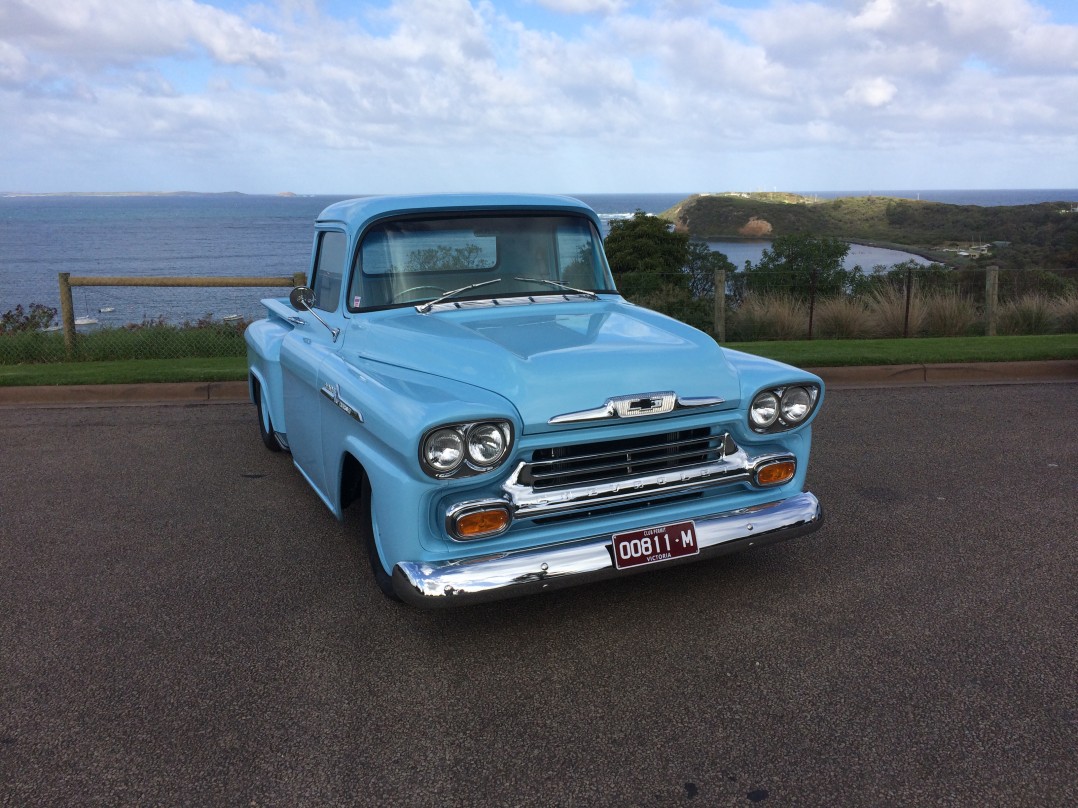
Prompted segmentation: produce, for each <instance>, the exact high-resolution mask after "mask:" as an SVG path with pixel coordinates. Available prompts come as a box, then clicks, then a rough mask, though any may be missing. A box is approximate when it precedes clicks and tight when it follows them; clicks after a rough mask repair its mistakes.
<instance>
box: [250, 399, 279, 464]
mask: <svg viewBox="0 0 1078 808" xmlns="http://www.w3.org/2000/svg"><path fill="white" fill-rule="evenodd" d="M254 400H255V411H256V412H257V413H258V434H259V435H260V436H261V438H262V443H264V444H265V445H266V448H267V449H269V450H270V451H271V452H279V451H281V448H282V447H281V444H280V442H279V441H278V440H277V433H275V432H274V431H273V421H272V419H270V414H269V410H268V409H266V408H264V407H263V406H262V385H260V384H259V383H258V382H255V383H254Z"/></svg>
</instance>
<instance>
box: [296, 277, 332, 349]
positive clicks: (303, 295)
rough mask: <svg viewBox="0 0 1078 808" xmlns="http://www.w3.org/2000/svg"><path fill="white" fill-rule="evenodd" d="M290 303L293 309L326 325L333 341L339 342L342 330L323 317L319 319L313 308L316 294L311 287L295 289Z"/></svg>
mask: <svg viewBox="0 0 1078 808" xmlns="http://www.w3.org/2000/svg"><path fill="white" fill-rule="evenodd" d="M288 302H289V303H291V304H292V308H294V309H298V310H300V311H306V312H307V313H308V314H310V315H311V316H312V317H313V318H314V319H316V320H317V321H318V322H320V323H321V324H322V325H324V326H325V327H326V328H327V329H328V330H329V333H330V334H331V335H332V336H333V341H334V342H336V341H337V337H339V336H340V335H341V329H339V328H334V327H333V326H331V325H330V324H329V323H327V322H326V321H325V320H323V319H322V318H321V317H319V316H318V314H317V312H315V310H314V308H313V306H312V305H311V304H312V303H313V302H314V292H313V291H312V290H311V288H310V287H309V286H297V287H296V288H295V289H293V290H292V293H291V294H289V295H288Z"/></svg>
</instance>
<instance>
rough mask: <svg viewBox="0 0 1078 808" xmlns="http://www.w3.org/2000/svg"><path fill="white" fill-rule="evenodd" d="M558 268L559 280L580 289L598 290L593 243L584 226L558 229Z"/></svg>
mask: <svg viewBox="0 0 1078 808" xmlns="http://www.w3.org/2000/svg"><path fill="white" fill-rule="evenodd" d="M558 266H559V268H560V269H561V280H562V282H563V283H567V284H569V285H570V286H577V287H579V288H581V289H597V288H600V287H599V286H598V285H597V283H598V279H597V278H596V275H595V269H596V260H595V241H594V239H593V237H592V232H591V229H590V228H589V227H587V226H586V225H580V224H576V223H574V224H571V225H561V226H559V227H558Z"/></svg>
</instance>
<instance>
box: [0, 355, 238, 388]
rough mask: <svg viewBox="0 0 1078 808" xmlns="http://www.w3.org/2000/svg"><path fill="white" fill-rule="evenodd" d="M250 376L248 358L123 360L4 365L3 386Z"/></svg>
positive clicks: (0, 370) (0, 369)
mask: <svg viewBox="0 0 1078 808" xmlns="http://www.w3.org/2000/svg"><path fill="white" fill-rule="evenodd" d="M245 378H247V358H246V357H243V356H227V357H217V358H193V359H123V360H116V361H109V362H63V363H55V364H40V365H0V386H4V387H15V386H25V385H43V384H137V383H141V382H221V381H232V380H238V379H245Z"/></svg>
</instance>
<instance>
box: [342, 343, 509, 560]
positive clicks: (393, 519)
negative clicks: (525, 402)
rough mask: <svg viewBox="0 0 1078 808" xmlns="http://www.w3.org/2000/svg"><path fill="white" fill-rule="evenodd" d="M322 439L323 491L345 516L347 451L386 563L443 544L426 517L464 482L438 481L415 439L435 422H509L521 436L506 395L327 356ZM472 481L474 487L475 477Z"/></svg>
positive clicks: (368, 362)
mask: <svg viewBox="0 0 1078 808" xmlns="http://www.w3.org/2000/svg"><path fill="white" fill-rule="evenodd" d="M321 381H322V382H323V388H322V389H323V392H322V406H323V418H322V424H323V429H322V436H323V447H322V448H323V455H324V457H325V462H326V463H327V467H326V479H327V490H326V492H325V493H326V496H327V498H328V500H329V505H330V508H331V510H332V511H333V512H334V514H335V515H336V516H337V517H338V518H340V517H341V516H342V512H343V509H342V491H341V482H342V477H343V474H344V469H345V464H346V462H347V456H349V455H351V456H352V457H354V458H355V459H356V460H357V461H358V462H359V464H360V465H361V466H362V467H363V469H364V471H365V472H366V474H367V476H368V478H369V480H370V484H371V490H372V492H373V508H374V518H375V520H376V523H377V525H378V528H379V531H378V532H379V535H380V538H381V541H382V543H383V548H382V551H383V556H384V557H385V559H386V561H387V562H394V561H395V560H398V559H402V558H408V557H415V551H416V549H418V548H420V547H422V548H424V549H427V550H437V549H442V547H443V545H444V540H442V539H441V538H436V537H439V536H440V535H441V532H442V531H441V530H440V528H439V527H438V526H437V525H433V524H431V516H430V514H431V513H432V511H433V507H432V506H433V503H434V501H435V500H437V499H438V498H440V497H441V496H443V495H444V493H445V491H446V490H447V489H448V488H450V487H452V486H461V485H467V484H469V483H468V481H455V480H437V479H434V478H432V477H430V476H428V475H427V474H426V473H425V472H424V471H423V470H422V468H421V467H420V465H419V443H420V439H421V438H422V436H423V434H424V433H425V432H426V431H427V430H429V429H431V428H432V427H435V426H439V425H441V424H447V423H455V422H461V421H472V420H485V419H495V418H498V419H506V420H508V421H510V422H511V423H512V424H513V428H514V431H515V433H516V434H518V435H519V434H520V430H521V417H520V414H519V413H518V412H517V410H516V408H515V407H514V406H513V405H512V404H511V403H510V402H509V401H508V400H506V399H505V398H503V397H501V396H499V395H498V394H496V393H493V392H491V391H489V390H484V389H483V388H479V387H475V386H473V385H469V384H465V383H463V382H457V381H453V380H449V379H446V378H444V377H440V376H433V375H430V374H425V373H420V372H417V371H414V370H409V369H406V368H399V367H396V366H393V365H387V364H384V363H381V362H372V361H367V360H362V359H361V360H358V361H354V362H349V361H346V360H345V359H343V358H342V357H340V356H333V357H330V358H329V359H328V360H327V361H326V362H325V363H324V364H323V366H322V379H321ZM471 484H473V485H474V482H472V483H471Z"/></svg>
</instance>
